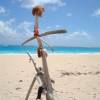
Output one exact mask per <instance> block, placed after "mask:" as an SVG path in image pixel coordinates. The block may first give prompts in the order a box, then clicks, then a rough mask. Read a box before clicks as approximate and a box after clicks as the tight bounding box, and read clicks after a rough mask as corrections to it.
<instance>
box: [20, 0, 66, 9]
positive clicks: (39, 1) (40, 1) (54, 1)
mask: <svg viewBox="0 0 100 100" xmlns="http://www.w3.org/2000/svg"><path fill="white" fill-rule="evenodd" d="M19 2H21V6H22V7H24V8H32V7H34V6H36V5H56V6H59V7H60V6H64V5H66V4H65V2H64V1H63V0H19Z"/></svg>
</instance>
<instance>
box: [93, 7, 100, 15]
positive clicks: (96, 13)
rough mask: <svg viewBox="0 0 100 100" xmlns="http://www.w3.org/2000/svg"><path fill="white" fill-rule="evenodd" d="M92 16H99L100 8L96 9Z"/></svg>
mask: <svg viewBox="0 0 100 100" xmlns="http://www.w3.org/2000/svg"><path fill="white" fill-rule="evenodd" d="M92 16H100V8H98V9H96V10H95V11H94V13H93V14H92Z"/></svg>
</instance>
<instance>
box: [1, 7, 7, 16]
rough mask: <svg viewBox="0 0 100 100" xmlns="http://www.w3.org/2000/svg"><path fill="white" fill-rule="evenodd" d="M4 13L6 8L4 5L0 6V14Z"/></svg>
mask: <svg viewBox="0 0 100 100" xmlns="http://www.w3.org/2000/svg"><path fill="white" fill-rule="evenodd" d="M5 13H6V10H5V8H4V7H2V6H0V15H1V14H5Z"/></svg>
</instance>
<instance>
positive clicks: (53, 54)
mask: <svg viewBox="0 0 100 100" xmlns="http://www.w3.org/2000/svg"><path fill="white" fill-rule="evenodd" d="M28 53H30V52H28ZM30 54H31V55H37V53H30ZM0 55H27V53H0ZM49 55H100V53H48V56H49Z"/></svg>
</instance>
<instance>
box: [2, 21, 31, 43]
mask: <svg viewBox="0 0 100 100" xmlns="http://www.w3.org/2000/svg"><path fill="white" fill-rule="evenodd" d="M14 23H15V20H14V19H10V20H8V21H0V45H10V44H21V43H22V42H23V39H24V40H25V38H26V37H30V35H31V34H32V32H31V31H30V27H31V23H30V22H27V21H24V22H21V23H19V24H18V25H16V26H14ZM31 36H32V35H31Z"/></svg>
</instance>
